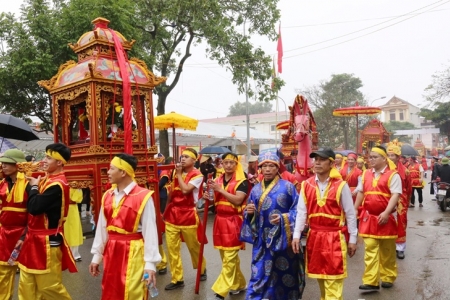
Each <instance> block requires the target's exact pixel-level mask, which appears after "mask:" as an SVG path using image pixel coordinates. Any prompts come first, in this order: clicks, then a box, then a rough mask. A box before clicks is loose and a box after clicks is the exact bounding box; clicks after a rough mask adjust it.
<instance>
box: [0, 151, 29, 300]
mask: <svg viewBox="0 0 450 300" xmlns="http://www.w3.org/2000/svg"><path fill="white" fill-rule="evenodd" d="M0 162H1V163H2V173H3V176H4V178H3V180H2V181H1V182H0V201H2V204H3V207H2V209H1V211H0V245H1V247H0V299H1V300H3V299H5V300H9V299H12V296H13V290H14V279H15V277H16V271H17V262H16V263H15V264H14V265H12V266H11V265H9V264H8V259H9V257H10V255H11V253H12V252H13V250H14V248H18V249H20V246H21V243H22V241H21V236H22V235H23V232H24V229H25V227H26V226H27V220H28V213H27V199H28V195H29V193H30V188H31V187H30V186H29V185H28V181H27V180H26V178H25V174H24V173H22V172H20V171H19V164H20V163H22V162H26V160H25V154H24V153H23V152H22V151H20V150H17V149H10V150H6V151H5V153H4V154H3V156H2V157H0Z"/></svg>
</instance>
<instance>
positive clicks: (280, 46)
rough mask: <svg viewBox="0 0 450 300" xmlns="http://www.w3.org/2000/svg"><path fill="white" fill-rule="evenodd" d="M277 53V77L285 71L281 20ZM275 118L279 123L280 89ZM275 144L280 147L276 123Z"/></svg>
mask: <svg viewBox="0 0 450 300" xmlns="http://www.w3.org/2000/svg"><path fill="white" fill-rule="evenodd" d="M277 53H278V57H277V73H276V75H275V77H277V76H278V75H279V74H281V73H282V72H283V42H282V39H281V22H280V24H279V26H278V41H277ZM275 120H276V123H277V124H278V91H277V100H276V113H275ZM275 144H276V147H278V131H277V130H276V125H275Z"/></svg>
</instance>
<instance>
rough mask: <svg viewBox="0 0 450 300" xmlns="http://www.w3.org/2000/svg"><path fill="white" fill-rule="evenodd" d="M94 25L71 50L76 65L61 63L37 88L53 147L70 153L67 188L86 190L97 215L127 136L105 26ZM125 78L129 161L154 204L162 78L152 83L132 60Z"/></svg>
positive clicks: (97, 21)
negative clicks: (44, 96)
mask: <svg viewBox="0 0 450 300" xmlns="http://www.w3.org/2000/svg"><path fill="white" fill-rule="evenodd" d="M92 23H93V24H94V29H93V30H92V31H89V32H86V33H85V34H83V35H82V36H81V37H80V38H79V40H78V42H77V43H76V44H74V45H72V44H69V47H70V48H71V49H72V50H73V51H74V52H75V53H76V54H77V56H78V62H75V61H72V60H71V61H68V62H66V63H64V64H63V65H61V66H60V67H59V70H58V73H57V74H56V75H55V76H53V77H52V78H51V79H50V80H42V81H39V82H38V84H39V85H40V86H42V87H44V88H45V89H47V90H48V91H49V92H50V95H51V98H52V107H53V110H52V114H53V132H54V141H55V142H62V143H64V144H66V145H68V146H69V147H70V149H71V150H72V158H71V159H70V161H69V162H68V164H67V165H66V166H65V168H64V170H65V172H66V176H67V179H68V181H69V184H70V186H71V187H73V188H90V189H91V196H92V197H93V199H94V208H95V211H99V208H100V205H101V203H100V202H101V197H102V195H103V193H104V192H105V190H106V188H107V186H108V175H107V171H108V169H109V163H110V161H111V159H112V157H113V156H114V155H115V154H117V153H122V152H124V134H125V133H124V131H123V127H122V126H123V108H122V101H123V97H122V78H121V77H120V72H119V64H118V60H117V56H116V51H115V45H114V39H113V35H112V33H111V31H110V29H109V28H108V23H109V21H108V20H106V19H104V18H97V19H95V20H94V21H92ZM115 33H116V35H117V37H118V38H119V40H120V42H121V44H122V47H123V49H124V50H125V51H129V50H130V49H131V48H132V46H133V44H134V42H135V41H134V40H132V41H128V40H126V38H125V37H124V36H123V35H122V34H120V33H119V32H115ZM128 74H129V79H130V83H131V104H132V132H131V133H130V134H131V135H132V149H133V155H134V156H136V157H137V159H138V161H139V163H138V167H137V170H136V182H137V183H138V184H139V185H141V186H148V187H149V188H150V189H153V190H155V193H156V195H155V197H154V198H155V199H159V198H158V196H157V195H158V188H157V186H158V185H157V181H158V176H157V161H156V160H155V159H154V155H155V154H156V153H157V146H156V145H155V135H154V130H153V102H152V91H153V89H154V88H155V86H157V85H159V84H160V83H162V82H164V81H165V80H166V78H165V77H156V76H155V75H154V74H153V73H152V72H151V71H150V70H148V68H147V66H146V64H145V63H144V62H143V61H141V60H139V59H136V58H131V59H129V63H128ZM147 126H148V128H149V130H147ZM155 187H156V188H155ZM156 202H158V201H155V206H156V205H157V206H158V207H157V208H158V209H159V203H156Z"/></svg>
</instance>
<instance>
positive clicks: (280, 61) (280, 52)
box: [277, 23, 283, 74]
mask: <svg viewBox="0 0 450 300" xmlns="http://www.w3.org/2000/svg"><path fill="white" fill-rule="evenodd" d="M277 51H278V62H277V63H278V73H280V74H281V73H282V71H283V42H282V41H281V23H280V26H279V27H278V44H277Z"/></svg>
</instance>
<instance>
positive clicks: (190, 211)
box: [164, 169, 203, 228]
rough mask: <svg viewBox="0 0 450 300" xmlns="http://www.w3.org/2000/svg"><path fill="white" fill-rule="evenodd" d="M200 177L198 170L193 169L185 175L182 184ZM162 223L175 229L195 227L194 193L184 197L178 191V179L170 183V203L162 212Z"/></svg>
mask: <svg viewBox="0 0 450 300" xmlns="http://www.w3.org/2000/svg"><path fill="white" fill-rule="evenodd" d="M202 176H203V175H202V173H201V172H200V171H199V170H197V169H193V170H192V171H190V172H189V173H187V174H186V176H185V177H184V182H185V183H186V184H187V183H189V181H191V180H192V179H194V178H198V177H202ZM199 190H200V191H201V190H202V188H201V187H200V188H199ZM164 221H165V222H166V223H168V224H170V225H172V226H175V227H184V228H189V227H191V228H193V227H197V223H198V216H197V212H196V210H195V203H194V193H189V194H188V195H184V194H183V192H182V191H181V189H180V184H179V183H178V178H174V179H173V181H172V191H171V195H170V202H169V204H167V207H166V211H165V212H164Z"/></svg>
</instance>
